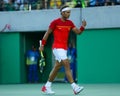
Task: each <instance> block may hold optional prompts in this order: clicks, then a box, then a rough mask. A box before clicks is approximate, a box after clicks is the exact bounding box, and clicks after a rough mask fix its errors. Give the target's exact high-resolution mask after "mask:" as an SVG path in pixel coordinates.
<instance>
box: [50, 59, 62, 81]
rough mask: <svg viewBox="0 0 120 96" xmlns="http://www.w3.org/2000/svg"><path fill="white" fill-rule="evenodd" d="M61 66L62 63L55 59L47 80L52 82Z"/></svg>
mask: <svg viewBox="0 0 120 96" xmlns="http://www.w3.org/2000/svg"><path fill="white" fill-rule="evenodd" d="M61 67H62V64H61V63H59V62H58V61H56V63H55V65H54V67H53V69H52V71H51V73H50V75H49V78H48V81H50V82H53V80H54V79H55V77H56V75H57V73H58V71H59V69H60V68H61Z"/></svg>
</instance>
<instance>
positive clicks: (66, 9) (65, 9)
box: [61, 7, 71, 12]
mask: <svg viewBox="0 0 120 96" xmlns="http://www.w3.org/2000/svg"><path fill="white" fill-rule="evenodd" d="M69 10H71V8H69V7H66V8H63V9H62V10H61V12H63V11H69Z"/></svg>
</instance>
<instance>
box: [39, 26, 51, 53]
mask: <svg viewBox="0 0 120 96" xmlns="http://www.w3.org/2000/svg"><path fill="white" fill-rule="evenodd" d="M51 33H52V29H50V28H49V29H48V30H47V31H46V33H45V35H44V36H43V39H42V44H41V46H40V48H39V50H40V51H43V50H44V46H45V44H46V42H47V39H48V37H49V35H50V34H51Z"/></svg>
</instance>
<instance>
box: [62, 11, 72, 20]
mask: <svg viewBox="0 0 120 96" xmlns="http://www.w3.org/2000/svg"><path fill="white" fill-rule="evenodd" d="M70 12H71V11H70V10H68V11H64V12H62V16H63V18H65V19H68V18H69V17H70Z"/></svg>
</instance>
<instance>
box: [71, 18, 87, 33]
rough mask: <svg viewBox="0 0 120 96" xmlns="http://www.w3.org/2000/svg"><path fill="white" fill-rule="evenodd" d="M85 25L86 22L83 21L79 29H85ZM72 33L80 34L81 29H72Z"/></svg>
mask: <svg viewBox="0 0 120 96" xmlns="http://www.w3.org/2000/svg"><path fill="white" fill-rule="evenodd" d="M86 25H87V23H86V21H85V20H83V21H82V26H81V27H83V28H85V26H86ZM72 31H74V32H75V33H76V34H81V33H82V32H83V30H81V28H79V29H78V28H77V27H74V28H73V29H72Z"/></svg>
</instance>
